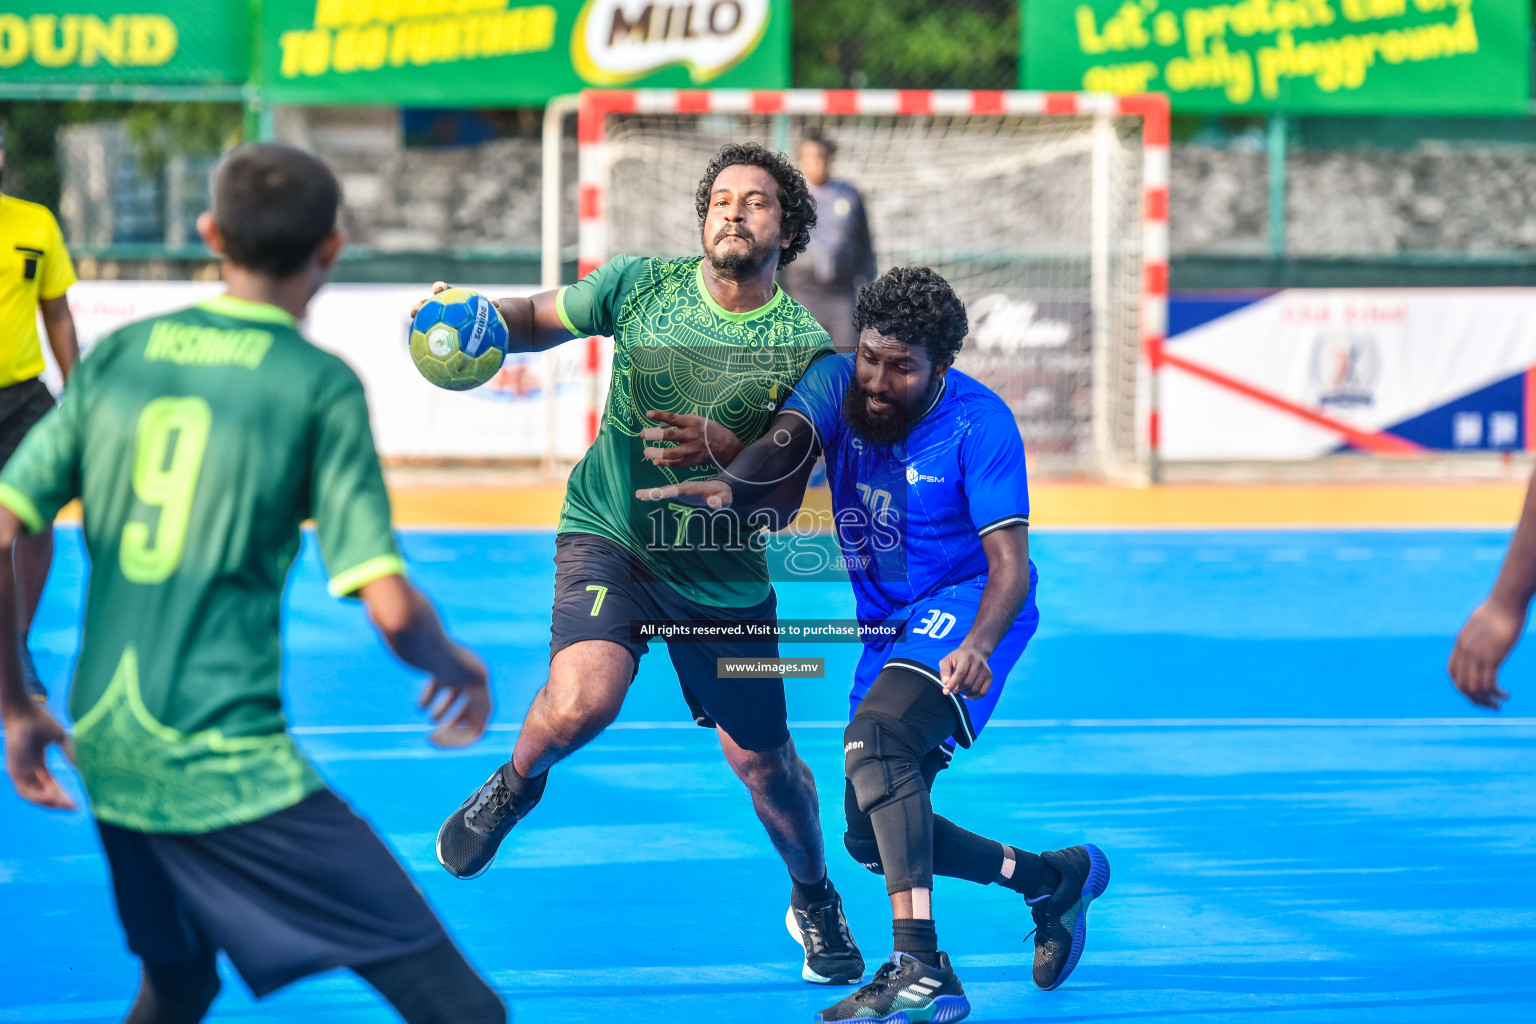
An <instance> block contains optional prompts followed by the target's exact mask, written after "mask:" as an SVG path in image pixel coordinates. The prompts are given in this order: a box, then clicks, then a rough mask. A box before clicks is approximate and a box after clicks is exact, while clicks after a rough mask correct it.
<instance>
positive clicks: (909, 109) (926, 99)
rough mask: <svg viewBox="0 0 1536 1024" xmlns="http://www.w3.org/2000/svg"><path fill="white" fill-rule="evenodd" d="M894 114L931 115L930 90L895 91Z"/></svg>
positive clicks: (931, 97) (931, 94)
mask: <svg viewBox="0 0 1536 1024" xmlns="http://www.w3.org/2000/svg"><path fill="white" fill-rule="evenodd" d="M896 113H898V114H931V113H933V91H932V90H930V89H897V90H896Z"/></svg>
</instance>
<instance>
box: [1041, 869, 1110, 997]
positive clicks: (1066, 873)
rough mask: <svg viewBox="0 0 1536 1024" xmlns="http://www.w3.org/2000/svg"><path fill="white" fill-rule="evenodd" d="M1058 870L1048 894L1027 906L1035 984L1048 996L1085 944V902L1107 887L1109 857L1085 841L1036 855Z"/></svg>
mask: <svg viewBox="0 0 1536 1024" xmlns="http://www.w3.org/2000/svg"><path fill="white" fill-rule="evenodd" d="M1040 856H1041V857H1042V858H1043V859H1044V860H1045V862H1046V863H1047V864H1049V865H1050V866H1051V867H1053V868H1055V869H1056V870H1057V871H1059V872H1061V884H1060V885H1058V886H1057V887H1056V891H1055V892H1053V893H1051V894H1050V895H1049V896H1046V897H1043V898H1040V899H1037V900H1034V901H1033V902H1031V903H1030V908H1029V909H1030V913H1032V914H1033V915H1034V918H1035V984H1036V985H1039V986H1040V987H1041V988H1043V989H1045V990H1046V991H1047V992H1049V991H1050V990H1051V989H1053V988H1057V987H1059V986H1060V985H1061V983H1062V982H1064V981H1066V980H1067V975H1069V974H1071V973H1072V968H1074V967H1076V966H1077V961H1078V959H1079V958H1080V957H1081V956H1082V955H1083V943H1084V942H1086V941H1087V940H1088V904H1090V903H1092V902H1093V901H1094V900H1096V899H1098V898H1099V897H1100V896H1102V895H1104V890H1105V889H1108V888H1109V858H1108V857H1106V856H1104V854H1103V853H1102V852H1100V850H1099V848H1098V847H1097V846H1094V845H1093V844H1092V843H1086V844H1084V845H1083V846H1071V847H1068V848H1067V849H1065V850H1047V851H1046V852H1045V853H1042V854H1041V855H1040Z"/></svg>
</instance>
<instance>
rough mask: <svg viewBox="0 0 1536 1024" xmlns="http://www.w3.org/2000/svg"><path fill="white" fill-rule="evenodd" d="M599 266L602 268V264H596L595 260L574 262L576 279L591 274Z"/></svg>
mask: <svg viewBox="0 0 1536 1024" xmlns="http://www.w3.org/2000/svg"><path fill="white" fill-rule="evenodd" d="M600 266H602V264H601V263H599V262H597V260H587V259H582V260H577V261H576V276H577V277H586V276H587V275H588V274H590V273H592V271H594V270H596V269H597V268H598V267H600Z"/></svg>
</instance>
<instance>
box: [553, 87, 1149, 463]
mask: <svg viewBox="0 0 1536 1024" xmlns="http://www.w3.org/2000/svg"><path fill="white" fill-rule="evenodd" d="M913 95H914V94H892V93H873V92H862V93H858V92H855V93H819V92H786V93H768V94H763V93H757V94H728V93H718V92H717V93H682V92H677V93H672V92H657V93H649V92H640V93H633V92H632V93H618V94H601V93H598V94H586V97H587V98H588V99H589V100H590V99H591V98H593V97H595V98H596V100H597V101H598V102H588V103H587V104H586V105H585V106H584V109H583V112H582V118H583V123H582V128H581V139H582V150H581V154H582V156H581V165H582V166H581V178H582V185H583V199H582V216H583V223H582V258H583V265H584V267H589V266H591V265H594V264H597V263H601V262H602V261H603V260H604V259H606V258H608V257H609V256H612V255H614V254H617V253H633V254H639V255H647V256H667V257H672V256H688V255H696V254H698V253H699V251H700V240H699V224H698V219H697V217H696V215H695V211H694V198H693V197H694V191H695V189H696V187H697V186H698V182H699V175H700V174H701V173H702V171H703V170H704V168H705V166H706V165H707V164H708V163H709V161H710V160H711V158H712V157H713V156H714V155H715V153H716V152H717V151H718V150H719V149H720V147H721V146H722V145H724V144H726V143H728V142H742V141H748V140H751V141H756V142H759V143H761V144H763V145H764V146H767V147H768V148H770V149H773V150H777V151H782V152H786V153H788V154H790V155H791V156H792V157H793V156H794V154H795V153H796V152H797V151H798V147H799V144H800V142H801V140H803V139H805V138H806V137H808V136H809V135H811V134H813V133H814V134H816V135H819V136H820V137H822V138H825V139H829V140H831V141H832V142H834V143H835V145H836V159H835V164H834V167H833V174H834V177H836V178H840V179H843V180H846V181H849V182H851V183H852V184H853V185H855V186H856V187H857V188H858V189H859V191H860V193H861V194H862V195H863V197H864V201H865V204H866V207H867V211H868V217H869V222H870V228H871V233H872V235H873V240H874V247H875V251H876V256H877V260H878V265H879V269H880V270H882V271H883V270H885V269H886V268H888V267H891V266H896V265H902V264H921V265H926V266H930V267H933V268H934V269H935V270H937V271H938V272H939V273H941V274H943V275H944V276H945V278H947V279H948V280H949V282H950V283H951V284H952V285H953V286H954V288H955V290H956V291H957V292H958V293H959V294H960V296H961V298H962V299H963V300H964V301H965V303H966V308H967V311H968V313H969V315H970V334H969V336H968V337H967V339H966V342H965V347H964V349H963V351H962V352H961V355H960V357H959V360H958V364H957V365H958V367H959V368H960V369H962V370H964V371H965V372H967V373H969V374H971V375H972V376H974V377H976V378H977V379H979V380H981V381H982V382H983V383H985V384H987V385H988V386H989V387H991V388H992V389H994V390H995V391H997V392H998V394H1000V395H1001V396H1002V397H1003V399H1004V400H1005V401H1007V402H1008V404H1009V405H1010V406H1011V407H1012V409H1013V410H1014V413H1015V415H1016V417H1017V419H1018V423H1019V428H1020V431H1021V434H1022V436H1023V438H1024V441H1025V445H1026V448H1027V450H1028V451H1029V453H1030V455H1031V456H1032V462H1033V466H1034V469H1035V470H1036V471H1038V472H1042V473H1044V474H1046V475H1072V474H1090V475H1107V476H1116V477H1126V476H1140V475H1144V474H1145V472H1146V470H1147V465H1148V443H1149V438H1148V436H1147V435H1148V427H1147V423H1148V419H1149V418H1148V417H1147V416H1144V415H1139V413H1144V412H1146V411H1147V401H1146V398H1147V396H1146V395H1145V394H1143V395H1142V397H1141V399H1140V400H1139V399H1138V380H1143V381H1144V380H1145V379H1146V378H1147V376H1148V375H1146V374H1145V373H1143V372H1142V368H1143V367H1142V355H1141V353H1142V348H1143V341H1144V340H1145V339H1146V338H1147V337H1148V336H1149V334H1150V335H1157V336H1159V337H1160V335H1161V330H1160V328H1156V329H1154V330H1152V331H1150V332H1149V331H1147V330H1146V324H1147V319H1146V309H1145V307H1146V305H1147V303H1148V301H1149V298H1148V295H1149V291H1156V290H1157V289H1155V288H1154V289H1149V288H1148V287H1147V282H1146V281H1144V280H1143V275H1144V262H1145V257H1146V255H1147V254H1146V253H1145V252H1144V247H1145V240H1146V236H1147V231H1146V224H1145V220H1146V213H1147V212H1148V211H1146V210H1144V208H1143V207H1144V202H1143V192H1144V189H1145V188H1146V187H1147V186H1148V182H1147V180H1146V178H1147V160H1146V152H1145V146H1144V142H1145V138H1146V136H1147V135H1149V134H1158V133H1157V132H1148V131H1145V130H1144V128H1145V118H1144V117H1143V116H1137V115H1129V114H1126V113H1124V112H1123V111H1122V109H1121V107H1120V106H1118V105H1117V103H1116V101H1114V100H1111V99H1109V98H1107V97H1073V96H1051V97H1046V96H1044V95H1042V94H1027V93H993V94H973V93H955V94H942V93H925V94H916V96H917V98H916V99H915V100H914V99H913V98H912V97H913ZM977 97H981V98H980V99H978V98H977ZM886 100H890V102H882V101H886ZM604 101H606V102H604ZM1064 101H1065V102H1064ZM1079 101H1081V102H1079ZM882 107H884V108H885V109H884V110H882V109H881V108H882ZM733 108H737V109H733ZM904 108H905V109H918V110H921V112H915V113H899V112H897V111H899V110H901V109H904ZM946 108H947V109H948V112H938V111H939V110H943V109H946ZM978 108H980V109H983V110H988V111H989V112H975V111H976V110H977V109H978ZM1030 108H1034V109H1033V110H1031V109H1030ZM1053 108H1054V109H1053ZM829 110H833V111H836V112H831V113H829V112H828V111H829ZM1046 110H1051V111H1052V112H1049V113H1047V112H1045V111H1046ZM1056 110H1061V111H1062V112H1056ZM1079 111H1081V112H1079ZM1161 134H1162V137H1164V138H1165V137H1166V130H1165V129H1163V131H1162V133H1161ZM1154 212H1156V211H1154ZM1155 237H1158V236H1156V235H1154V238H1155ZM1161 237H1164V238H1165V237H1166V228H1165V227H1164V230H1163V234H1162V236H1161ZM1165 258H1166V257H1165V256H1164V255H1163V254H1162V253H1155V254H1153V259H1154V260H1158V261H1161V260H1163V259H1165ZM1159 287H1160V286H1159ZM1152 301H1155V302H1160V301H1161V296H1159V295H1153V296H1152ZM1153 429H1154V430H1155V428H1153Z"/></svg>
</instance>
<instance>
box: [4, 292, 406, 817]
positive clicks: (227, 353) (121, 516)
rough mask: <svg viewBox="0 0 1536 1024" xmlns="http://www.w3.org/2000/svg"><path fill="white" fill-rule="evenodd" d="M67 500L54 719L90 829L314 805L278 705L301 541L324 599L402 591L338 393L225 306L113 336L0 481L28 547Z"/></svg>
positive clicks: (385, 515)
mask: <svg viewBox="0 0 1536 1024" xmlns="http://www.w3.org/2000/svg"><path fill="white" fill-rule="evenodd" d="M77 497H78V498H79V499H80V500H81V505H82V507H83V509H84V531H85V543H86V547H87V548H88V550H89V551H90V555H91V579H90V588H89V593H88V595H87V599H86V610H85V627H84V633H83V637H82V640H81V650H80V656H79V660H78V663H77V665H76V668H75V679H74V685H73V688H72V690H71V693H70V713H71V715H72V717H73V718H74V719H75V761H76V765H77V766H78V767H79V770H80V775H81V778H82V779H83V780H84V782H85V789H86V793H87V795H88V796H89V797H90V802H91V809H92V811H93V813H94V814H95V815H96V816H97V817H98V818H100V819H101V820H103V821H107V822H110V823H112V824H114V825H120V826H123V827H125V828H131V829H137V830H139V831H143V832H206V831H210V830H212V829H216V828H224V827H226V826H230V825H236V824H240V823H243V822H247V821H252V820H255V819H256V818H260V817H264V816H266V815H268V814H271V813H273V812H275V811H279V810H282V809H283V808H285V807H289V806H291V805H293V804H295V803H297V802H298V801H299V800H301V799H303V798H304V797H305V796H307V795H309V794H310V793H312V792H314V791H315V790H316V789H318V788H319V787H320V785H321V783H320V780H319V777H318V776H317V775H316V774H315V771H314V769H313V768H312V767H310V765H309V763H308V762H307V761H306V760H305V759H304V757H303V756H302V755H301V754H300V753H299V751H298V749H297V748H296V747H295V746H294V743H293V741H292V740H291V739H290V738H289V737H288V735H287V733H286V731H285V722H284V718H283V710H282V700H281V692H280V688H279V670H280V662H281V650H280V643H279V635H278V612H279V607H280V605H281V603H282V593H283V584H284V582H285V580H286V578H287V575H288V569H289V566H291V565H292V564H293V559H294V556H295V554H296V553H297V552H298V549H299V531H300V524H301V523H303V522H304V520H306V519H311V518H312V519H314V520H315V524H316V527H317V531H318V534H319V539H320V551H321V555H322V556H323V558H324V559H325V562H326V565H327V567H328V569H329V570H330V576H331V590H332V592H333V593H336V594H338V595H341V594H347V593H351V592H352V591H355V590H356V589H357V588H358V587H361V586H362V585H363V584H365V583H367V582H369V581H371V580H374V579H378V578H379V577H381V576H384V575H387V574H389V573H394V572H399V571H401V569H402V563H401V561H400V556H399V553H398V551H397V549H396V547H395V540H394V535H393V533H392V532H391V530H390V515H389V497H388V495H387V494H386V493H385V490H384V480H383V476H382V474H381V472H380V470H379V460H378V456H377V455H376V454H375V452H374V447H373V436H372V433H371V432H370V429H369V425H368V405H367V403H366V402H365V401H364V398H363V389H362V385H361V384H360V383H359V381H358V379H357V376H356V374H354V373H353V372H352V370H351V369H350V368H349V367H348V366H347V365H346V364H345V363H343V362H342V361H341V360H340V359H338V358H336V357H335V356H333V355H331V354H329V353H327V352H323V351H321V350H320V349H317V348H315V347H314V346H313V345H310V344H309V343H308V342H307V341H305V340H304V339H303V338H302V337H301V336H300V335H299V333H298V331H297V330H295V326H294V321H293V318H292V317H290V316H289V315H288V314H287V313H285V312H283V311H282V310H279V309H277V308H275V307H273V306H267V305H262V304H258V303H252V302H244V301H241V300H238V299H234V298H230V297H228V296H225V297H221V298H218V299H213V300H210V301H208V302H205V303H202V304H201V305H198V306H194V307H192V308H191V309H185V310H181V311H180V312H176V313H170V314H168V315H166V316H161V317H156V318H154V319H151V320H146V321H143V322H141V323H136V324H132V325H130V326H128V327H124V328H123V329H122V330H120V331H118V332H116V333H115V334H112V335H111V336H109V337H107V338H105V339H103V340H102V341H101V342H100V343H99V344H98V345H97V346H96V347H95V348H94V349H93V350H92V351H91V352H90V354H89V355H88V356H87V357H86V358H85V359H83V360H82V361H81V362H80V365H79V367H78V368H77V369H76V370H75V372H74V375H73V376H72V377H71V378H70V382H69V387H68V388H67V389H66V390H65V392H64V398H63V400H62V402H61V403H60V404H59V406H58V408H56V409H54V410H53V411H52V412H50V413H49V414H48V415H47V416H46V417H44V418H43V420H42V421H41V422H40V423H39V424H38V425H37V426H36V427H35V428H34V429H33V430H32V431H31V432H30V433H29V434H28V435H27V437H26V439H25V440H24V441H23V442H22V444H21V446H20V448H18V449H17V451H16V454H15V456H14V457H13V458H12V459H11V461H10V463H9V464H8V465H7V466H6V467H5V470H4V472H3V473H0V504H3V505H5V506H6V507H7V508H9V509H10V510H11V511H12V512H14V513H16V515H17V516H19V517H20V518H21V519H22V520H23V522H25V523H26V524H27V526H28V528H29V529H32V530H34V531H36V530H38V529H41V528H42V527H43V525H44V524H46V523H48V522H51V521H52V519H53V517H54V515H55V514H56V513H57V512H58V511H59V509H60V508H61V507H62V506H63V505H64V504H65V503H66V502H68V501H70V500H71V499H73V498H77Z"/></svg>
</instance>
